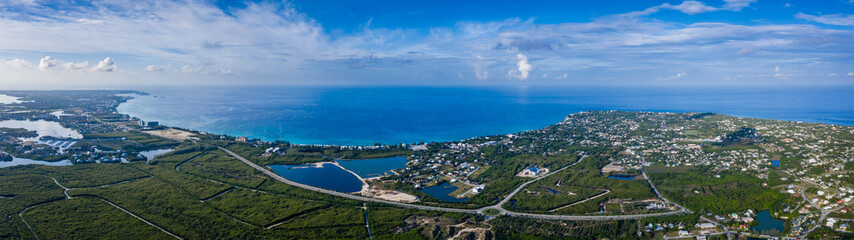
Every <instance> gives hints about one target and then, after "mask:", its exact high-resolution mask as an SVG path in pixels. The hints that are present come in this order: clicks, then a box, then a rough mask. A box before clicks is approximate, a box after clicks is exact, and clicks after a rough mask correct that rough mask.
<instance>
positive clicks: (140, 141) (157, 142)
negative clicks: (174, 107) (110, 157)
mask: <svg viewBox="0 0 854 240" xmlns="http://www.w3.org/2000/svg"><path fill="white" fill-rule="evenodd" d="M83 138H84V139H96V140H101V139H103V140H104V141H80V142H78V143H77V144H76V146H80V147H85V146H87V145H95V146H104V147H108V148H110V149H113V150H119V149H121V150H124V151H127V152H139V151H146V150H154V149H164V148H172V147H175V146H177V145H178V142H176V141H175V140H171V139H167V138H162V137H157V136H154V135H150V134H146V133H142V132H137V131H130V132H111V133H90V134H84V135H83Z"/></svg>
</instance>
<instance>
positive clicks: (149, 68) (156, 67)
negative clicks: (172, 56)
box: [145, 65, 172, 72]
mask: <svg viewBox="0 0 854 240" xmlns="http://www.w3.org/2000/svg"><path fill="white" fill-rule="evenodd" d="M171 69H172V65H148V66H147V67H145V71H147V72H163V71H169V70H171Z"/></svg>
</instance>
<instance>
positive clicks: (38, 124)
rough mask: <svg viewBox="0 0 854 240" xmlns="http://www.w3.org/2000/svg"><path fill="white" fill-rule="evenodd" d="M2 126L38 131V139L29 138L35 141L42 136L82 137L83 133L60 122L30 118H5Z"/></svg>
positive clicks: (0, 124)
mask: <svg viewBox="0 0 854 240" xmlns="http://www.w3.org/2000/svg"><path fill="white" fill-rule="evenodd" d="M0 127H5V128H24V129H27V130H29V131H36V133H37V134H38V135H39V136H38V137H36V139H28V140H32V141H35V140H37V139H39V138H42V137H54V138H73V139H80V138H83V135H82V134H80V133H79V132H77V131H74V130H73V129H70V128H66V127H63V126H62V125H60V124H59V122H51V121H45V120H38V121H28V120H5V121H0Z"/></svg>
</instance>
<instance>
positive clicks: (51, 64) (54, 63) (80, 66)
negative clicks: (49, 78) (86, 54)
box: [39, 56, 89, 72]
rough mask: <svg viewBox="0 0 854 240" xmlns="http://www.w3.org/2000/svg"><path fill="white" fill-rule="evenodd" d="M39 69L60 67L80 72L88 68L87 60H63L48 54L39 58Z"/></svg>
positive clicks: (46, 69)
mask: <svg viewBox="0 0 854 240" xmlns="http://www.w3.org/2000/svg"><path fill="white" fill-rule="evenodd" d="M39 69H41V70H42V71H48V70H55V69H60V70H67V71H77V72H80V71H86V70H87V69H89V62H88V61H87V62H79V63H75V62H64V61H62V60H58V59H55V58H52V57H50V56H45V57H43V58H42V59H41V60H39Z"/></svg>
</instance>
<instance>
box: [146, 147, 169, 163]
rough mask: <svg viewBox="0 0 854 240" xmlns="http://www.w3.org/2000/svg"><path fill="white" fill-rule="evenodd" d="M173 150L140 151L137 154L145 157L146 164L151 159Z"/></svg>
mask: <svg viewBox="0 0 854 240" xmlns="http://www.w3.org/2000/svg"><path fill="white" fill-rule="evenodd" d="M173 150H175V149H171V148H170V149H157V150H150V151H142V152H139V154H140V155H142V156H145V158H146V160H145V162H148V161H151V159H154V157H157V156H158V155H163V154H165V153H168V152H171V151H173Z"/></svg>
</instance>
